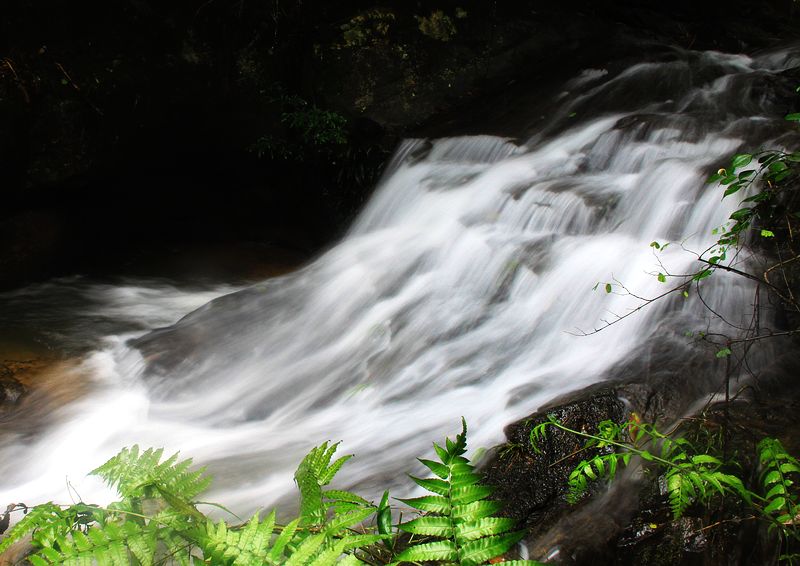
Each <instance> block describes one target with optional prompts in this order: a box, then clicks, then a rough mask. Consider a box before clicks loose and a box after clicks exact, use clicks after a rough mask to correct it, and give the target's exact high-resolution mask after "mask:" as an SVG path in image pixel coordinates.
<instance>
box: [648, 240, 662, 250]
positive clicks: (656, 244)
mask: <svg viewBox="0 0 800 566" xmlns="http://www.w3.org/2000/svg"><path fill="white" fill-rule="evenodd" d="M650 247H651V248H655V249H657V250H660V249H661V245H660V244H659V243H658V242H650Z"/></svg>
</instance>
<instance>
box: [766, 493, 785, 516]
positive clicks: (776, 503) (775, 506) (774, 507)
mask: <svg viewBox="0 0 800 566" xmlns="http://www.w3.org/2000/svg"><path fill="white" fill-rule="evenodd" d="M784 507H786V498H785V497H778V498H777V499H773V500H772V502H771V503H770V504H769V505H767V506H766V507H764V513H766V514H767V515H769V514H770V513H774V512H775V511H779V510H781V509H783V508H784Z"/></svg>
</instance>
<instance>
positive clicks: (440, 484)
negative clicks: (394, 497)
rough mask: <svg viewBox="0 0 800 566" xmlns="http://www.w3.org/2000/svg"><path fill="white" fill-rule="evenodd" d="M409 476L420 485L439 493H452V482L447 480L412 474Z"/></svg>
mask: <svg viewBox="0 0 800 566" xmlns="http://www.w3.org/2000/svg"><path fill="white" fill-rule="evenodd" d="M408 477H409V478H411V479H412V480H413V481H414V483H416V484H417V485H418V486H420V487H423V488H425V489H427V490H428V491H430V492H433V493H435V494H437V495H447V494H448V493H450V482H448V481H447V480H442V479H437V478H427V479H423V478H418V477H415V476H411V475H409V476H408Z"/></svg>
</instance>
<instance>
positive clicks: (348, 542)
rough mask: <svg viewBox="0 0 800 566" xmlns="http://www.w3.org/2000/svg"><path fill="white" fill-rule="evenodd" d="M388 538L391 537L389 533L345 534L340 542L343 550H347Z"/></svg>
mask: <svg viewBox="0 0 800 566" xmlns="http://www.w3.org/2000/svg"><path fill="white" fill-rule="evenodd" d="M389 538H391V537H390V536H389V535H347V536H345V537H343V538H342V539H341V540H340V542H341V543H342V544H343V545H344V547H343V548H344V551H348V550H354V549H356V548H364V547H367V546H370V545H373V544H378V543H379V542H381V541H385V540H387V539H389Z"/></svg>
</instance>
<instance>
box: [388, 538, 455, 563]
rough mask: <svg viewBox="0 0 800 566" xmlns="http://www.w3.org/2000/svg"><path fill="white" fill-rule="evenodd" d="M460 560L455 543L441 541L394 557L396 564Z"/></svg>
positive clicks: (414, 547) (418, 546) (410, 548)
mask: <svg viewBox="0 0 800 566" xmlns="http://www.w3.org/2000/svg"><path fill="white" fill-rule="evenodd" d="M457 558H458V552H457V550H456V545H455V543H454V542H452V541H449V540H440V541H436V542H428V543H425V544H418V545H416V546H412V547H409V548H407V549H405V550H404V551H403V552H401V553H400V554H398V555H397V556H395V557H394V559H395V561H396V562H424V561H431V560H446V561H449V562H452V561H454V560H456V559H457Z"/></svg>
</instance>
